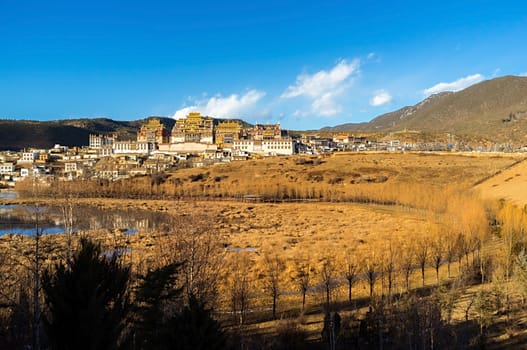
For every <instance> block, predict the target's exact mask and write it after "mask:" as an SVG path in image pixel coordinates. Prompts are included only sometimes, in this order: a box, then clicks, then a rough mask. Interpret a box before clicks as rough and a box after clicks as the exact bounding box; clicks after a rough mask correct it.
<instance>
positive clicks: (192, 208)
mask: <svg viewBox="0 0 527 350" xmlns="http://www.w3.org/2000/svg"><path fill="white" fill-rule="evenodd" d="M521 159H522V158H521V157H519V156H517V155H510V156H509V155H472V154H467V155H459V154H412V153H397V154H395V153H380V154H371V153H367V154H366V153H356V154H338V155H334V156H331V157H324V158H318V157H302V156H295V157H277V158H267V159H261V160H251V161H247V162H233V163H230V164H222V165H216V166H212V167H206V168H199V169H182V170H178V171H175V172H172V173H169V174H168V176H165V177H164V178H163V180H162V181H160V182H159V183H155V184H153V183H152V182H151V181H150V178H148V177H142V178H136V179H132V180H130V181H128V182H123V183H116V184H110V185H109V186H112V187H111V190H112V191H113V193H116V194H117V195H118V196H119V194H120V193H121V192H120V191H121V190H122V189H125V188H128V189H130V191H131V192H135V193H136V195H137V194H141V193H142V194H143V195H145V196H146V195H148V196H151V197H155V198H165V199H130V198H116V199H112V198H105V199H102V198H101V199H97V198H78V199H76V201H77V202H78V203H79V204H80V203H83V204H91V205H96V206H99V207H102V208H107V209H112V208H120V209H123V208H131V209H137V208H139V209H145V210H152V211H158V212H163V213H165V214H166V215H167V216H170V217H173V218H174V221H173V225H168V227H166V229H165V230H161V231H159V232H141V231H140V232H138V233H137V234H135V235H131V236H124V235H123V234H122V233H120V232H112V231H109V230H102V231H98V232H91V233H88V234H89V235H90V236H91V237H93V238H94V239H96V240H98V241H100V242H102V243H103V244H104V245H105V246H107V247H109V248H111V247H112V245H120V246H126V247H128V248H130V249H131V251H132V252H133V256H131V257H130V259H133V260H134V261H135V263H136V264H137V266H138V267H137V269H138V270H140V269H141V268H143V269H144V268H146V267H147V266H149V265H153V264H156V263H159V262H160V261H168V260H170V259H172V258H173V257H171V254H174V253H173V250H171V244H173V242H172V241H173V240H174V238H173V237H183V236H181V235H179V236H176V234H178V232H179V234H182V235H185V234H188V233H190V232H194V231H193V230H195V229H196V228H197V227H201V228H203V229H202V231H207V232H210V233H212V236H207V239H210V237H213V239H214V242H216V243H217V245H218V246H219V247H222V249H221V251H220V253H219V256H218V260H217V261H216V262H215V263H216V266H215V268H216V270H215V271H216V273H217V274H218V275H219V276H221V278H220V280H219V289H218V291H219V298H218V303H217V304H216V305H215V309H216V310H217V312H219V313H220V314H221V313H225V314H226V313H228V312H229V310H230V298H231V294H230V293H231V289H232V288H233V286H232V283H234V282H232V281H233V278H234V279H236V278H239V277H240V275H239V273H241V272H243V274H245V275H244V276H243V277H247V280H248V286H249V288H250V295H251V298H252V300H251V302H250V309H252V310H253V311H255V312H258V313H263V314H266V316H265V317H263V318H262V319H260V321H258V322H256V321H257V317H256V316H253V321H254V322H255V323H253V324H252V325H251V326H250V327H251V328H252V329H253V331H255V332H257V333H258V332H261V333H272V332H273V331H274V329H275V328H274V327H276V325H277V324H276V322H275V321H268V320H269V308H270V303H271V296H270V295H269V292H268V290H267V287H268V284H267V278H268V275H269V266H268V265H267V264H266V259H269V257H277V258H278V259H279V260H280V261H281V262H282V264H281V265H280V271H279V286H280V298H279V302H278V314H279V315H283V316H284V317H288V316H290V315H298V313H299V310H300V307H301V293H300V291H299V290H300V289H299V281H298V275H299V269H300V267H301V266H303V265H304V266H305V265H307V266H308V269H309V273H310V276H311V280H310V289H309V291H308V296H307V302H306V306H307V313H306V315H305V316H304V317H305V319H304V321H303V326H302V327H304V330H305V331H307V332H308V333H309V337H310V338H312V339H316V338H317V337H318V335H319V332H320V328H321V327H322V318H323V317H322V306H323V304H324V293H323V290H322V289H321V288H322V285H323V283H324V277H323V272H322V271H323V269H324V266H325V264H326V263H327V262H328V261H329V262H330V263H331V273H332V278H333V281H334V282H333V283H334V285H333V287H332V289H333V290H332V292H331V302H332V303H333V304H334V305H347V304H346V302H347V298H348V295H347V288H346V278H345V277H346V269H347V267H348V263H349V261H350V260H353V261H354V263H356V264H357V265H358V269H359V270H358V271H359V275H360V278H359V281H358V282H357V284H356V285H355V286H354V290H353V298H354V300H356V301H358V300H362V299H364V298H367V297H368V296H369V286H368V283H367V279H366V277H365V276H364V274H365V271H367V268H368V266H369V264H371V263H372V261H374V262H375V268H376V269H381V268H385V266H386V265H387V264H389V263H390V261H392V262H393V263H394V264H396V266H398V267H397V268H396V269H395V272H394V281H393V285H392V286H391V288H392V293H398V292H404V291H405V283H404V278H403V273H402V268H401V266H402V261H403V259H404V256H405V254H407V252H409V251H412V252H415V251H416V249H418V247H420V246H424V245H427V246H429V247H430V250H429V251H428V258H427V262H426V270H425V285H426V286H432V285H435V284H436V275H435V270H434V269H433V267H432V259H431V257H432V254H433V252H432V247H434V246H435V245H438V244H443V245H444V244H447V243H446V242H447V241H449V240H450V241H454V240H455V237H456V236H455V235H458V234H462V235H463V236H464V237H465V239H466V242H467V244H469V243H470V242H476V241H477V242H481V240H482V239H486V238H484V236H485V237H486V235H488V228H486V227H487V222H488V221H487V217H486V210H487V208H488V206H487V205H486V202H485V201H484V200H483V199H482V197H480V193H481V194H482V195H483V197H484V198H488V199H491V198H498V199H499V198H506V199H507V200H512V201H514V202H515V203H518V204H520V203H525V202H521V201H520V198H524V199H525V198H527V195H526V193H527V191H524V190H523V189H522V188H523V187H518V184H522V185H523V186H525V189H527V181H526V180H525V176H524V175H523V168H524V167H526V166H527V165H526V163H525V162H518V161H519V160H521ZM522 179H523V180H522ZM522 181H523V182H522ZM480 182H481V183H480ZM476 183H480V184H478V185H477V186H476V187H475V189H476V191H474V185H475V184H476ZM513 184H516V185H514V186H513ZM505 188H510V190H509V191H510V192H505V191H504V192H499V191H500V190H501V189H505ZM512 188H515V189H516V190H515V191H513V190H512ZM313 193H315V194H314V195H312V194H313ZM513 194H516V195H517V197H514V196H513ZM520 194H523V197H520ZM247 195H251V196H250V197H247ZM253 196H254V197H253ZM255 198H256V199H258V200H254V199H255ZM262 198H267V199H274V200H273V201H270V202H267V201H262V200H261V199H262ZM33 200H34V199H27V198H21V199H14V200H4V201H3V203H4V204H15V203H18V204H21V203H24V202H26V201H33ZM39 200H42V199H39ZM44 201H48V200H47V199H44ZM204 221H206V222H204ZM46 239H48V240H49V241H50V243H49V244H48V246H52V247H54V250H58V251H62V250H63V249H64V245H63V242H62V243H57V242H59V241H60V237H47V238H46ZM493 244H494V243H493ZM13 246H16V247H17V249H16V250H17V251H26V252H27V251H29V250H30V249H31V239H30V238H27V237H26V238H21V237H9V236H4V237H1V238H0V249H13ZM23 246H25V248H21V247H23ZM445 249H446V248H445ZM4 251H5V250H4ZM442 254H443V259H444V257H445V254H446V253H445V252H444V251H443V253H442ZM478 254H479V253H478ZM390 259H393V260H390ZM472 259H474V254H473V255H472ZM452 260H453V262H452V278H453V277H455V276H456V275H457V273H458V264H457V259H452ZM463 261H464V260H463ZM467 262H468V255H467ZM49 263H51V260H49V261H48V264H49ZM240 264H241V265H240ZM240 266H243V269H242V270H243V271H241V270H240ZM233 267H234V270H233ZM236 269H237V270H236ZM383 276H384V275H383ZM439 277H440V280H442V281H447V280H449V278H448V276H447V271H446V267H445V266H442V267H441V268H440V275H439ZM409 282H410V288H416V287H421V286H422V281H421V275H420V271H419V270H418V268H417V261H415V258H414V261H413V269H412V272H411V275H410V280H409ZM337 285H338V286H337ZM387 292H388V281H387V279H386V278H385V277H383V278H381V279H379V280H378V281H376V284H375V294H376V295H381V294H386V293H387ZM467 293H469V294H467V295H475V292H474V291H469V292H467ZM470 300H472V299H470V298H469V297H468V296H466V297H465V298H460V299H459V303H458V307H457V309H456V310H457V311H456V312H455V313H454V314H455V316H454V318H455V319H457V320H458V321H462V320H463V318H464V317H465V312H464V311H463V310H464V308H466V305H467V303H469V302H470ZM343 310H344V311H343V312H344V313H345V314H346V313H347V312H349V310H351V309H349V308H344V309H343ZM345 310H348V311H345ZM471 312H472V313H471V315H473V311H471Z"/></svg>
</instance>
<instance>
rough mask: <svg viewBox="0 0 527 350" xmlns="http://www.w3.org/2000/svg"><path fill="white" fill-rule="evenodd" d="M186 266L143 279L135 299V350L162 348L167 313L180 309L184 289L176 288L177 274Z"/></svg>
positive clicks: (160, 270) (151, 273)
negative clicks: (179, 302)
mask: <svg viewBox="0 0 527 350" xmlns="http://www.w3.org/2000/svg"><path fill="white" fill-rule="evenodd" d="M181 265H182V264H179V263H176V264H169V265H166V266H163V267H160V268H158V269H155V270H152V271H149V272H148V273H147V274H146V275H145V276H143V277H142V278H141V279H142V282H141V284H140V285H139V286H138V287H137V290H136V296H135V317H134V331H133V332H132V337H131V338H132V339H130V340H129V342H130V343H131V348H133V349H161V348H163V344H162V342H163V339H162V337H161V335H162V334H163V333H165V332H166V331H165V330H164V327H166V324H165V320H166V318H167V317H166V314H167V313H168V312H169V310H170V311H174V309H177V307H176V304H177V299H178V298H179V297H180V296H181V292H182V288H177V287H176V281H177V272H178V271H179V268H180V267H181Z"/></svg>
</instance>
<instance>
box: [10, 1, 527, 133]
mask: <svg viewBox="0 0 527 350" xmlns="http://www.w3.org/2000/svg"><path fill="white" fill-rule="evenodd" d="M526 43H527V2H524V1H508V0H503V1H487V0H480V1H473V0H464V1H460V0H456V1H450V0H443V1H405V0H401V1H366V0H364V1H362V0H359V1H351V0H349V1H340V0H326V1H309V0H305V1H287V0H282V1H275V0H267V1H235V0H232V1H231V0H227V1H194V2H190V1H185V2H179V1H157V0H151V1H135V0H129V1H122V2H120V1H98V0H92V1H71V0H69V1H23V0H22V1H21V0H0V118H16V119H37V120H51V119H63V118H79V117H101V116H104V117H109V118H112V119H117V120H133V119H139V118H143V117H146V116H150V115H161V116H175V117H179V116H184V115H185V113H187V112H188V111H199V112H202V113H204V114H208V115H210V116H213V117H220V118H229V117H232V118H243V119H245V120H247V121H249V122H260V123H275V122H280V123H281V124H282V126H283V127H285V128H289V129H316V128H320V127H323V126H327V125H337V124H342V123H348V122H362V121H368V120H370V119H372V118H373V117H375V116H377V115H380V114H382V113H386V112H389V111H393V110H395V109H398V108H400V107H403V106H405V105H412V104H415V103H417V102H419V101H420V100H422V99H423V98H425V97H426V96H427V95H429V94H432V93H435V92H440V91H444V90H459V89H462V88H464V87H466V86H469V85H471V84H474V83H477V82H479V81H482V80H485V79H491V78H493V77H498V76H503V75H527V45H526Z"/></svg>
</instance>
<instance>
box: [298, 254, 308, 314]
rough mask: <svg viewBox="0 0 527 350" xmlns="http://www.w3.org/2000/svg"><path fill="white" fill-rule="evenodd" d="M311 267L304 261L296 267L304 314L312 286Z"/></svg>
mask: <svg viewBox="0 0 527 350" xmlns="http://www.w3.org/2000/svg"><path fill="white" fill-rule="evenodd" d="M310 277H311V276H310V267H309V263H308V262H305V261H302V262H299V263H297V266H296V280H297V283H298V287H299V289H300V292H301V293H302V312H303V311H304V310H305V307H306V294H307V291H308V290H309V286H310Z"/></svg>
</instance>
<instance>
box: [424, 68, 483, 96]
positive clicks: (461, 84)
mask: <svg viewBox="0 0 527 350" xmlns="http://www.w3.org/2000/svg"><path fill="white" fill-rule="evenodd" d="M483 79H485V77H484V76H483V75H481V74H479V73H478V74H473V75H469V76H466V77H463V78H459V79H458V80H456V81H452V82H450V83H439V84H436V85H434V86H432V87H430V88H428V89H425V90H423V93H424V94H425V95H427V96H428V95H433V94H437V93H439V92H443V91H459V90H463V89H465V88H467V87H469V86H470V85H474V84H476V83H479V82H480V81H482V80H483Z"/></svg>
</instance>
